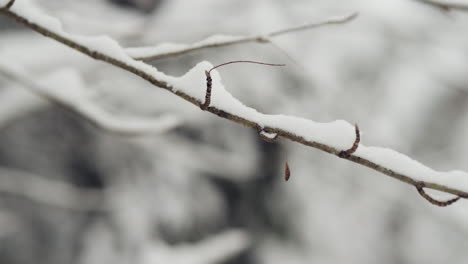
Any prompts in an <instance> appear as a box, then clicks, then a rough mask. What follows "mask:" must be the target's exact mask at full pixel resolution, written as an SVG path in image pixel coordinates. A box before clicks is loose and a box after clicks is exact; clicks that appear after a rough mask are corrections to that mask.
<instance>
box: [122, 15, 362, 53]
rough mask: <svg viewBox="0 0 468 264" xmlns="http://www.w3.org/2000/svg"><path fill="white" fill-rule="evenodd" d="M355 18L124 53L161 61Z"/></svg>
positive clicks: (145, 48) (210, 38) (164, 44)
mask: <svg viewBox="0 0 468 264" xmlns="http://www.w3.org/2000/svg"><path fill="white" fill-rule="evenodd" d="M356 17H357V13H351V14H348V15H345V16H337V17H330V18H327V19H325V20H322V21H318V22H312V23H307V24H303V25H299V26H293V27H288V28H284V29H280V30H276V31H272V32H268V33H266V34H257V35H253V36H224V35H214V36H211V37H208V38H206V39H204V40H201V41H199V42H196V43H193V44H171V43H163V44H160V45H157V46H150V47H139V48H127V49H125V51H126V52H127V54H128V55H130V56H131V57H132V58H134V59H136V60H143V61H151V60H156V59H162V58H167V57H172V56H177V55H182V54H186V53H189V52H193V51H197V50H201V49H207V48H217V47H224V46H230V45H234V44H240V43H247V42H257V43H271V40H270V38H273V37H277V36H281V35H285V34H289V33H293V32H298V31H302V30H307V29H311V28H316V27H320V26H325V25H333V24H343V23H346V22H349V21H351V20H353V19H354V18H356Z"/></svg>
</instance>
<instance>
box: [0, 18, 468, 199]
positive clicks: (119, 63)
mask: <svg viewBox="0 0 468 264" xmlns="http://www.w3.org/2000/svg"><path fill="white" fill-rule="evenodd" d="M0 13H3V14H5V15H7V16H9V17H11V18H13V19H15V20H16V21H18V22H19V23H22V24H24V25H25V26H27V27H29V28H31V29H32V30H34V31H36V32H38V33H40V34H42V35H44V36H46V37H49V38H52V39H55V40H57V41H58V42H61V43H63V44H65V45H67V46H69V47H70V48H72V49H75V50H77V51H79V52H81V53H83V54H86V55H88V56H90V57H92V58H94V59H96V60H101V61H104V62H106V63H108V64H112V65H114V66H116V67H118V68H121V69H123V70H126V71H128V72H131V73H133V74H135V75H138V76H139V77H141V78H142V79H144V80H146V81H148V82H150V83H151V84H153V85H154V86H157V87H159V88H162V89H165V90H167V91H169V92H171V93H174V94H175V95H177V96H179V97H181V98H183V99H184V100H186V101H188V102H190V103H192V104H194V105H196V106H200V105H201V104H202V102H201V101H200V100H199V99H197V98H195V97H192V96H190V95H188V94H186V93H185V92H184V91H183V90H173V87H172V86H171V85H169V84H168V83H167V82H165V81H163V80H160V79H158V78H156V77H155V76H153V75H151V74H148V73H147V72H145V71H143V70H141V69H139V68H138V67H134V66H131V65H128V63H126V62H125V61H124V60H122V59H119V58H116V57H112V56H109V55H106V54H104V53H102V52H99V51H96V50H93V49H92V48H90V47H87V46H84V45H83V44H79V43H76V42H74V41H73V40H71V39H69V38H67V37H64V36H61V35H59V34H57V33H54V32H52V31H50V30H48V29H47V28H44V27H42V26H40V25H38V24H35V23H34V22H31V21H29V20H28V19H26V18H24V17H22V16H19V15H18V14H16V13H14V12H11V11H9V10H5V9H3V10H0ZM207 111H208V112H211V113H213V114H215V115H217V116H219V117H221V118H224V119H228V120H231V121H233V122H236V123H239V124H242V125H243V126H246V127H250V128H256V127H258V126H261V124H258V123H257V122H256V121H254V120H249V119H246V118H243V117H240V116H238V115H235V114H231V113H229V112H227V111H226V110H223V109H222V108H217V107H210V108H208V109H207ZM264 129H265V130H266V131H269V132H270V133H276V134H278V136H281V137H284V138H287V139H289V140H291V141H294V142H298V143H300V144H303V145H306V146H310V147H313V148H316V149H319V150H322V151H324V152H327V153H330V154H333V155H336V156H338V155H339V153H340V152H341V151H340V150H338V149H336V148H334V147H332V146H329V145H326V144H323V143H320V142H316V141H312V140H308V139H306V138H304V137H302V136H299V135H297V134H296V133H295V131H294V129H292V128H291V129H283V128H276V127H264ZM347 160H349V161H352V162H354V163H357V164H360V165H362V166H365V167H368V168H371V169H373V170H376V171H378V172H381V173H383V174H385V175H388V176H390V177H392V178H394V179H397V180H399V181H402V182H405V183H407V184H410V185H413V186H416V184H424V188H429V189H434V190H438V191H441V192H446V193H450V194H453V195H457V196H460V197H461V198H464V199H467V198H468V192H466V191H464V190H462V189H460V188H457V187H453V186H452V187H449V186H446V185H443V184H439V183H434V182H430V181H420V180H416V179H414V178H412V177H410V176H408V175H405V174H403V173H400V172H397V171H395V170H392V169H390V168H388V167H384V166H383V165H380V164H378V163H376V162H373V161H371V160H368V159H366V158H362V157H358V156H356V155H351V156H350V157H348V158H347Z"/></svg>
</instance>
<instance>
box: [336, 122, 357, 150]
mask: <svg viewBox="0 0 468 264" xmlns="http://www.w3.org/2000/svg"><path fill="white" fill-rule="evenodd" d="M354 129H355V131H356V139H355V140H354V143H353V146H352V147H351V148H349V149H347V150H342V151H340V153H338V157H340V158H343V159H347V158H349V157H350V156H351V154H353V153H354V152H356V150H357V148H358V147H359V142H360V141H361V134H360V132H359V127H358V125H357V124H355V125H354Z"/></svg>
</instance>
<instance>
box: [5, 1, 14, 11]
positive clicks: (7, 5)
mask: <svg viewBox="0 0 468 264" xmlns="http://www.w3.org/2000/svg"><path fill="white" fill-rule="evenodd" d="M14 3H15V0H10V1H9V2H8V3H7V4H6V5H5V7H4V8H5V9H10V8H11V7H12V6H13V4H14Z"/></svg>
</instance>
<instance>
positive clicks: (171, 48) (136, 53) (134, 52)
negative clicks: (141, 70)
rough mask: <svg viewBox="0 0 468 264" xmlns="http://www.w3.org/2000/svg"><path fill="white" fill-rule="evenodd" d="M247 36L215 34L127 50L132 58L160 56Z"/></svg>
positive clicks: (224, 42) (228, 41) (229, 41)
mask: <svg viewBox="0 0 468 264" xmlns="http://www.w3.org/2000/svg"><path fill="white" fill-rule="evenodd" d="M244 38H245V36H230V35H213V36H210V37H208V38H206V39H204V40H201V41H198V42H195V43H192V44H182V43H171V42H168V43H161V44H158V45H156V46H148V47H135V48H126V49H125V52H126V53H127V54H128V55H129V56H130V57H132V58H144V57H151V56H159V55H162V54H167V53H177V52H182V51H184V50H191V49H197V48H200V47H204V46H211V45H221V44H226V43H231V42H235V41H238V40H241V39H244Z"/></svg>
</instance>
